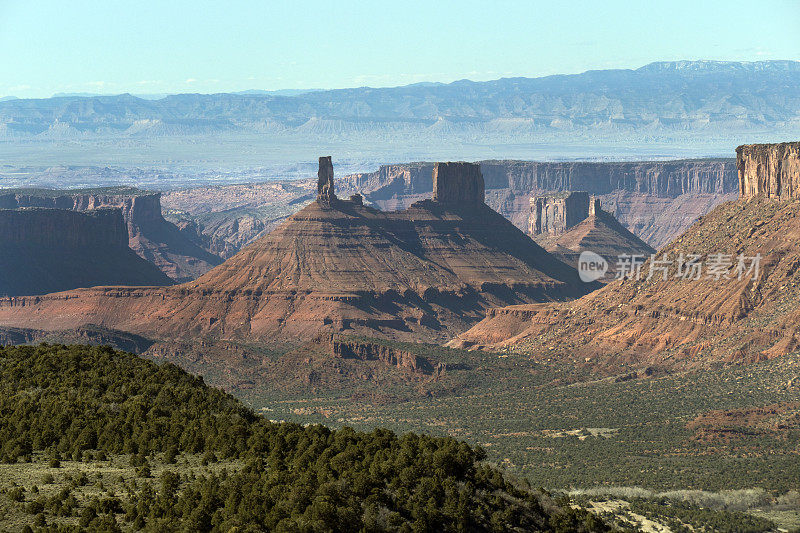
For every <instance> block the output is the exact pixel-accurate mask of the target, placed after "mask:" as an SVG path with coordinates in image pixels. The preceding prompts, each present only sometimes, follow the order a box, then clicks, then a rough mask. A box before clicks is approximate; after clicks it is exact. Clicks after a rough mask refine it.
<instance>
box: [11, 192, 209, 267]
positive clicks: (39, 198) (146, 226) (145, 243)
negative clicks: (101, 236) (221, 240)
mask: <svg viewBox="0 0 800 533" xmlns="http://www.w3.org/2000/svg"><path fill="white" fill-rule="evenodd" d="M27 207H41V208H51V209H64V210H71V211H80V212H91V211H95V210H98V209H119V210H120V211H121V212H122V216H123V219H124V224H125V227H126V230H127V235H128V245H129V246H130V248H131V249H133V251H135V252H136V253H137V254H138V255H139V256H140V257H141V258H142V259H145V260H147V261H149V262H151V263H153V264H154V265H156V266H157V267H158V268H159V269H160V270H161V271H162V272H164V273H165V274H166V275H167V276H169V277H170V278H171V279H172V280H174V281H178V282H181V281H188V280H190V279H194V278H196V277H197V276H199V275H200V274H203V273H205V272H207V271H208V270H210V269H211V268H212V267H213V266H216V265H218V264H219V263H221V262H222V260H221V259H220V258H219V257H217V256H215V255H213V254H212V253H209V252H208V251H206V250H204V249H203V248H202V247H201V245H200V244H201V243H202V241H201V240H200V238H199V236H197V235H196V232H195V233H194V235H193V234H192V229H193V228H184V230H183V231H181V230H180V229H179V228H178V227H176V226H175V225H174V224H172V223H170V222H167V221H166V220H165V219H164V217H163V216H162V213H161V194H160V193H158V192H147V191H141V190H138V189H135V188H130V187H109V188H104V189H87V190H53V189H5V190H2V191H0V209H20V208H27ZM60 234H61V235H63V233H60ZM31 238H32V239H36V238H38V237H36V236H31ZM75 238H79V237H78V236H74V235H73V236H69V237H68V240H69V239H75ZM98 245H99V243H98Z"/></svg>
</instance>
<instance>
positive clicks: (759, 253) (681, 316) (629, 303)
mask: <svg viewBox="0 0 800 533" xmlns="http://www.w3.org/2000/svg"><path fill="white" fill-rule="evenodd" d="M791 146H792V145H789V148H788V149H787V145H771V146H760V147H757V148H753V147H749V146H748V147H741V148H740V149H739V150H738V153H739V154H740V160H739V164H740V167H739V169H740V174H739V175H740V177H741V179H742V184H741V190H742V194H743V197H742V199H741V200H740V201H737V202H727V203H724V204H722V205H720V206H718V207H716V208H715V209H714V210H713V211H712V212H711V213H709V214H708V215H707V216H705V217H703V218H702V220H700V221H698V222H697V223H696V224H695V225H693V226H692V227H691V228H690V229H689V230H687V231H686V232H685V233H684V234H683V235H681V237H680V238H679V239H677V240H675V241H673V242H672V243H670V244H669V245H667V246H665V247H664V248H662V249H661V250H660V251H659V258H660V259H662V260H666V261H667V262H666V263H662V264H661V265H659V266H664V265H666V271H665V272H664V271H661V270H656V271H654V275H653V276H650V275H649V271H650V268H651V267H652V266H653V265H652V264H650V263H649V262H648V263H645V264H644V265H643V267H642V273H643V275H642V276H640V277H637V276H635V275H629V276H628V277H627V279H624V280H621V281H617V282H614V283H611V284H609V285H607V286H606V287H604V288H603V289H601V290H599V291H596V292H595V293H592V294H590V295H587V296H585V297H583V298H580V299H578V300H575V301H574V302H570V303H567V304H539V305H522V306H512V307H506V308H503V309H498V310H493V311H490V312H489V313H488V314H487V318H486V319H485V320H483V321H482V322H481V323H479V324H478V325H476V326H475V327H474V328H472V329H471V330H470V331H468V332H466V333H464V334H462V335H461V336H459V338H458V339H457V340H455V341H454V342H453V343H452V344H453V345H460V346H468V345H471V346H476V345H481V346H494V347H497V346H508V347H510V346H513V347H514V349H515V350H520V351H524V352H525V353H529V354H532V355H533V356H534V357H549V358H554V357H555V358H560V359H563V360H568V361H571V362H572V363H573V364H577V365H589V366H593V367H596V368H597V369H598V371H603V372H619V371H620V369H621V368H625V366H626V365H633V366H637V365H651V366H652V365H655V366H661V367H667V368H684V367H693V366H705V365H710V364H719V363H724V362H735V363H742V362H752V361H758V360H761V359H765V358H771V357H778V356H780V355H783V354H786V353H788V352H790V351H793V350H796V349H797V348H798V347H800V329H798V323H800V268H798V265H800V244H798V243H800V203H799V202H800V199H798V198H795V197H792V195H790V194H787V195H783V196H782V195H780V194H779V193H778V191H782V190H787V191H788V190H793V189H791V188H788V187H786V188H784V185H785V184H787V183H800V181H798V180H800V167H799V166H797V165H796V163H795V161H796V159H795V157H796V155H795V154H796V151H794V150H793V149H792V148H791ZM748 154H749V156H748ZM781 154H782V157H783V158H784V159H781V160H775V159H774V158H775V157H776V156H777V155H781ZM764 169H771V170H768V171H765V170H764ZM750 180H756V181H753V182H750ZM770 184H774V185H775V187H773V186H772V185H770ZM768 191H772V192H770V193H768ZM752 194H754V196H753V195H752ZM776 194H777V199H780V200H781V201H775V199H776V198H775V195H776ZM689 254H697V255H698V256H699V257H700V261H701V269H700V272H699V276H695V275H690V276H687V275H686V270H685V266H684V272H683V274H681V273H680V272H679V265H680V262H679V257H681V256H682V257H684V258H687V257H688V255H689ZM720 254H721V255H720ZM714 257H716V258H717V259H716V260H715V259H714ZM755 257H760V260H759V261H757V262H756V264H757V265H758V267H754V259H753V258H755ZM714 264H717V265H720V268H718V269H717V272H716V275H715V274H714V272H712V271H710V270H709V265H714Z"/></svg>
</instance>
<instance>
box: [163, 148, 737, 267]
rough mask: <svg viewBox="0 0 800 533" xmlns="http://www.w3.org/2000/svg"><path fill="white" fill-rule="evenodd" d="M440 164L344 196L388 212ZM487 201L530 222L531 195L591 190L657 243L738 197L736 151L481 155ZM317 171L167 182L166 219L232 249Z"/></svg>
mask: <svg viewBox="0 0 800 533" xmlns="http://www.w3.org/2000/svg"><path fill="white" fill-rule="evenodd" d="M432 173H433V163H405V164H396V165H383V166H381V167H380V168H379V170H377V171H376V172H368V173H360V174H353V175H350V176H345V177H344V178H341V179H340V180H339V183H338V185H339V189H340V191H341V192H342V197H347V195H349V194H353V193H360V194H362V195H363V197H364V201H365V203H367V204H368V205H372V206H374V207H378V208H380V209H382V210H385V211H393V210H401V209H406V208H408V207H409V206H410V205H411V204H412V203H414V202H417V201H420V200H424V199H426V198H430V197H431V195H432V194H433V179H432ZM481 173H482V175H483V177H484V180H485V198H486V203H487V204H488V205H489V206H490V207H491V208H492V209H494V210H495V211H497V212H499V213H501V214H502V215H503V216H505V217H506V218H508V219H509V220H510V221H511V222H513V223H514V224H515V225H516V226H517V227H518V228H520V229H521V230H523V231H527V229H528V227H529V225H530V215H531V212H530V199H531V197H536V196H541V195H545V194H553V193H559V192H570V191H576V190H581V191H588V193H589V194H591V195H593V196H594V197H596V198H598V199H599V200H601V202H602V204H603V205H604V206H605V209H606V210H607V211H609V212H611V213H612V214H613V215H614V216H615V217H616V218H617V219H618V220H619V221H620V222H621V223H622V224H623V225H624V226H625V227H626V228H627V229H628V230H630V231H632V232H633V233H635V234H636V235H637V236H638V237H640V238H641V239H642V240H644V241H646V242H647V243H648V244H649V245H650V246H653V247H656V248H657V247H659V246H661V245H663V244H665V243H667V242H669V241H670V240H671V239H672V238H674V237H677V236H678V235H680V234H681V233H682V232H683V231H685V230H686V229H687V228H688V227H689V226H691V225H692V224H693V223H694V222H695V221H696V220H697V218H698V217H701V216H703V215H705V214H706V213H708V212H709V211H711V209H713V208H714V206H716V205H718V204H719V203H721V202H723V201H726V200H732V199H734V198H735V197H736V191H737V187H738V186H737V181H736V180H737V178H736V173H737V171H736V162H735V160H734V159H724V160H721V159H707V160H683V161H652V162H651V161H645V162H631V163H547V162H534V161H482V162H481ZM316 185H317V183H316V180H299V181H285V182H267V183H257V184H244V185H226V186H218V187H200V188H196V189H185V190H177V191H168V192H165V193H164V196H163V202H164V205H165V208H166V211H165V212H166V213H167V218H168V219H169V220H171V221H173V222H175V223H176V224H178V225H179V226H181V227H185V228H187V230H189V231H193V232H194V231H196V232H198V233H199V234H200V238H201V239H202V242H203V246H204V247H205V248H206V249H207V250H209V251H211V252H213V253H214V254H217V255H219V256H221V257H223V258H226V259H227V258H229V257H231V256H233V255H234V254H235V253H236V252H238V251H239V250H240V249H241V248H243V247H244V246H246V245H247V244H249V243H250V242H253V241H254V240H255V239H257V238H258V237H260V236H262V235H263V234H265V233H266V232H268V231H271V230H272V229H274V228H275V227H277V225H278V224H280V223H281V222H283V221H284V220H285V219H286V217H288V216H290V215H291V214H293V213H295V212H297V211H298V210H299V209H300V208H301V207H303V206H304V205H306V204H308V203H309V202H311V201H313V200H314V199H315V198H316V196H317V193H316Z"/></svg>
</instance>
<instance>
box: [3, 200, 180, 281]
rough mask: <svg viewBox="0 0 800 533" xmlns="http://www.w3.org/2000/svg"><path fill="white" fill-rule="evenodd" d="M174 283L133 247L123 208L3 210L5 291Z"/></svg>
mask: <svg viewBox="0 0 800 533" xmlns="http://www.w3.org/2000/svg"><path fill="white" fill-rule="evenodd" d="M171 283H172V282H171V280H170V279H169V278H168V277H167V276H166V275H164V274H163V273H162V272H161V271H159V270H158V269H157V268H156V267H155V265H153V264H151V263H149V262H147V261H145V260H144V259H142V258H140V257H139V256H137V255H136V254H135V253H134V252H133V250H131V249H130V248H129V247H128V232H127V230H126V228H125V223H124V221H123V217H122V213H121V212H120V210H119V209H95V210H92V211H86V212H79V211H72V210H69V209H47V208H24V209H0V294H3V295H9V296H19V295H36V294H45V293H50V292H56V291H64V290H69V289H75V288H78V287H92V286H97V285H112V284H113V285H170V284H171Z"/></svg>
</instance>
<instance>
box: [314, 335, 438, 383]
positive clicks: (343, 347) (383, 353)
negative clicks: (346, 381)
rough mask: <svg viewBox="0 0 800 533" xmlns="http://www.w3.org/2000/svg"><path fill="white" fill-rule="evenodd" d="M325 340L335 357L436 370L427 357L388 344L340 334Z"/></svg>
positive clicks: (415, 369) (420, 370)
mask: <svg viewBox="0 0 800 533" xmlns="http://www.w3.org/2000/svg"><path fill="white" fill-rule="evenodd" d="M325 341H326V343H327V344H329V345H330V350H331V355H333V356H334V357H341V358H345V359H347V358H355V359H361V360H362V361H381V362H382V363H384V364H386V365H390V366H394V367H397V368H400V369H404V370H408V371H410V372H417V373H421V374H430V373H432V372H433V370H434V369H433V366H432V365H431V363H430V362H429V361H428V360H427V359H426V358H424V357H421V356H419V355H417V354H414V353H411V352H409V351H407V350H400V349H396V348H393V347H391V346H387V345H386V344H379V343H375V342H365V341H358V340H354V339H350V338H345V337H340V336H338V335H331V336H328V337H327V338H326V339H325Z"/></svg>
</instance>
